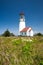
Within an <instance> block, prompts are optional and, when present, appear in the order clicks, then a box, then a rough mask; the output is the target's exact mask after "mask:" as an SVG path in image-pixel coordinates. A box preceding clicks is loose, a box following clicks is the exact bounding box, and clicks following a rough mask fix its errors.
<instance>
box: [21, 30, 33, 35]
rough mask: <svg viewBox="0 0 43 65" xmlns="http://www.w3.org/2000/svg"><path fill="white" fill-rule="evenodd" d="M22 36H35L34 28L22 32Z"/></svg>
mask: <svg viewBox="0 0 43 65" xmlns="http://www.w3.org/2000/svg"><path fill="white" fill-rule="evenodd" d="M20 35H21V36H33V30H31V31H30V32H29V30H27V32H20Z"/></svg>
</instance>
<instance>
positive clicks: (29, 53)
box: [0, 36, 43, 65]
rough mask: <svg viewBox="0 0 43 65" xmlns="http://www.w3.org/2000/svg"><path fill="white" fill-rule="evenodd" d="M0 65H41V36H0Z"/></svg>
mask: <svg viewBox="0 0 43 65" xmlns="http://www.w3.org/2000/svg"><path fill="white" fill-rule="evenodd" d="M0 65H43V37H42V36H39V37H38V36H35V37H0Z"/></svg>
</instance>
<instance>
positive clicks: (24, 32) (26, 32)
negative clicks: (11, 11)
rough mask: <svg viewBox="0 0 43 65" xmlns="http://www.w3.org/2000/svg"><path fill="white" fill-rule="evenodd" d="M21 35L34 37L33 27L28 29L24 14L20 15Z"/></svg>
mask: <svg viewBox="0 0 43 65" xmlns="http://www.w3.org/2000/svg"><path fill="white" fill-rule="evenodd" d="M19 35H21V36H33V30H32V27H26V24H25V16H24V13H20V19H19Z"/></svg>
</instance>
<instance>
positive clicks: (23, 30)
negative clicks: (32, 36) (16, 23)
mask: <svg viewBox="0 0 43 65" xmlns="http://www.w3.org/2000/svg"><path fill="white" fill-rule="evenodd" d="M28 29H29V27H26V28H23V29H22V30H21V31H20V32H26V31H27V30H28ZM30 30H31V29H30ZM30 30H29V31H30Z"/></svg>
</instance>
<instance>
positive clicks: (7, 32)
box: [2, 29, 14, 37]
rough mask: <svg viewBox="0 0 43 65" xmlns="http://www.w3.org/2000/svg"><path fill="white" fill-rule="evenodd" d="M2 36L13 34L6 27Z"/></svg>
mask: <svg viewBox="0 0 43 65" xmlns="http://www.w3.org/2000/svg"><path fill="white" fill-rule="evenodd" d="M2 36H5V37H9V36H14V34H13V33H10V31H9V30H8V29H7V30H6V31H5V32H4V33H3V34H2Z"/></svg>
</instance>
